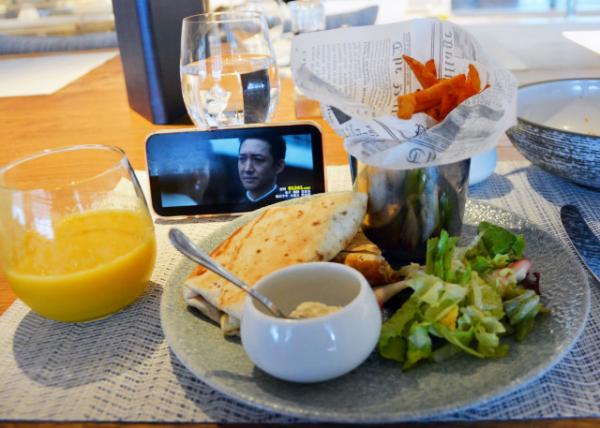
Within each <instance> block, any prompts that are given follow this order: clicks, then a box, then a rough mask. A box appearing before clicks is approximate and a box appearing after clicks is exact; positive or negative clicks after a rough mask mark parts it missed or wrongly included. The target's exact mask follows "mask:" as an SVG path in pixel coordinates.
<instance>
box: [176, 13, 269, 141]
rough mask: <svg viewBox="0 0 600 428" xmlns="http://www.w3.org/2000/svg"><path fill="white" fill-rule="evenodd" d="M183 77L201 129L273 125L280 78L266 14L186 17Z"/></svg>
mask: <svg viewBox="0 0 600 428" xmlns="http://www.w3.org/2000/svg"><path fill="white" fill-rule="evenodd" d="M180 74H181V88H182V91H183V99H184V102H185V105H186V108H187V111H188V113H189V115H190V117H191V118H192V120H193V122H194V124H195V125H196V126H197V127H198V128H200V129H209V128H222V127H228V126H238V125H242V124H245V123H263V122H269V121H270V120H271V118H272V116H273V113H274V111H275V108H276V107H277V101H278V98H279V77H278V73H277V65H276V62H275V56H274V54H273V48H272V45H271V40H270V38H269V31H268V26H267V22H266V19H265V17H264V15H263V14H261V13H260V12H256V11H233V12H220V13H207V14H201V15H195V16H191V17H188V18H185V19H184V20H183V28H182V34H181V68H180Z"/></svg>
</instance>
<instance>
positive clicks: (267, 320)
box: [241, 262, 381, 382]
mask: <svg viewBox="0 0 600 428" xmlns="http://www.w3.org/2000/svg"><path fill="white" fill-rule="evenodd" d="M254 288H256V289H257V290H259V291H261V292H262V293H264V294H265V295H266V296H268V297H269V298H270V299H272V301H273V302H274V303H275V304H276V305H277V306H278V307H279V308H280V309H281V310H282V311H283V312H284V313H290V312H291V311H292V310H293V309H295V308H296V307H297V306H298V305H299V304H300V303H302V302H305V301H317V302H321V303H324V304H326V305H336V306H343V308H342V309H340V310H339V311H337V312H335V313H332V314H329V315H325V316H322V317H318V318H311V319H301V320H290V319H281V318H275V317H273V316H271V315H269V314H268V313H267V312H266V310H265V309H263V308H262V306H261V305H260V304H259V303H255V302H254V300H252V299H250V298H249V297H248V298H247V300H246V304H245V307H244V315H243V317H242V324H241V336H242V345H243V346H244V350H245V351H246V353H247V354H248V356H249V357H250V359H251V360H252V361H253V362H254V364H256V366H258V367H259V368H261V369H262V370H264V371H265V372H267V373H269V374H271V375H272V376H275V377H277V378H280V379H284V380H288V381H293V382H320V381H324V380H328V379H333V378H335V377H338V376H341V375H343V374H345V373H347V372H349V371H351V370H352V369H354V368H355V367H357V366H359V365H360V364H361V363H362V362H363V361H364V360H365V359H366V358H367V357H368V356H369V354H370V353H371V352H372V351H373V349H374V347H375V345H376V344H377V340H378V338H379V332H380V330H381V310H380V309H379V305H378V304H377V300H376V299H375V295H374V294H373V291H372V289H371V287H370V286H369V283H368V282H367V280H366V279H365V278H364V277H363V276H362V274H360V273H359V272H358V271H356V270H355V269H352V268H350V267H348V266H345V265H341V264H338V263H327V262H317V263H303V264H298V265H294V266H290V267H287V268H284V269H281V270H278V271H276V272H273V273H271V274H269V275H267V276H266V277H264V278H262V279H261V280H260V281H259V282H258V283H256V284H255V285H254Z"/></svg>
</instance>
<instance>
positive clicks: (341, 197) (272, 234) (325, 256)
mask: <svg viewBox="0 0 600 428" xmlns="http://www.w3.org/2000/svg"><path fill="white" fill-rule="evenodd" d="M366 207H367V195H366V194H364V193H356V192H332V193H325V194H323V195H319V196H314V197H311V198H310V199H307V200H306V201H304V202H302V203H297V204H293V205H287V206H274V207H270V208H267V209H266V210H264V211H263V212H261V213H260V214H259V215H258V216H257V217H256V218H255V219H253V220H252V221H250V222H249V223H247V224H245V225H244V226H242V227H240V228H239V229H238V230H237V231H235V232H234V233H233V234H232V235H231V236H230V237H229V238H227V239H226V240H225V241H223V242H222V243H221V244H220V245H219V246H218V247H217V248H216V249H215V250H214V251H213V252H212V253H211V257H213V258H214V259H215V260H217V261H218V262H219V263H221V264H222V265H223V266H224V267H225V268H226V269H228V270H229V271H231V272H232V273H233V274H234V275H236V276H238V277H239V278H241V279H242V280H243V281H245V282H246V283H247V284H249V285H250V286H252V285H253V284H255V283H256V282H257V281H258V280H259V279H261V278H262V277H263V276H265V275H267V274H269V273H271V272H273V271H275V270H278V269H281V268H283V267H286V266H289V265H292V264H296V263H306V262H312V261H327V260H331V259H333V258H334V257H335V256H336V255H337V254H338V253H339V252H340V251H341V250H343V249H344V248H345V247H346V246H347V245H348V244H349V243H350V241H352V238H353V237H354V236H355V235H356V232H357V231H358V229H359V228H360V224H361V222H362V220H363V218H364V216H365V212H366ZM196 295H200V296H201V297H202V298H203V299H204V300H205V301H206V302H208V303H209V304H210V305H212V306H213V307H215V308H218V310H219V311H222V312H224V313H225V314H227V315H228V317H226V320H225V324H226V326H225V327H226V328H225V327H224V328H223V331H224V333H227V332H228V331H230V332H232V333H234V334H235V330H236V329H237V328H238V327H239V320H240V319H241V317H242V311H243V307H244V300H245V298H246V293H245V292H244V291H242V290H240V289H239V288H237V287H236V286H235V285H232V284H230V283H229V282H227V281H226V280H224V279H222V278H221V277H219V276H218V275H216V274H214V273H212V272H210V271H207V270H206V269H205V268H203V267H201V266H198V267H197V268H196V269H195V270H194V271H193V272H192V274H191V275H190V276H189V277H188V279H187V280H186V281H185V284H184V297H185V299H186V301H187V302H188V303H190V304H192V305H193V306H195V307H199V306H201V305H198V304H193V303H191V302H193V301H194V296H196ZM199 309H200V308H199ZM200 310H201V311H203V309H200ZM203 312H204V311H203ZM223 323H224V321H223V318H221V325H222V326H223Z"/></svg>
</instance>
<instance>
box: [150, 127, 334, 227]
mask: <svg viewBox="0 0 600 428" xmlns="http://www.w3.org/2000/svg"><path fill="white" fill-rule="evenodd" d="M146 160H147V164H148V174H149V178H150V193H151V198H152V206H153V208H154V211H156V213H157V214H158V215H160V216H182V215H203V214H229V213H239V212H245V211H252V210H254V209H256V208H260V207H263V206H266V205H269V204H272V203H275V202H280V201H284V200H286V199H292V198H298V197H301V196H308V195H313V194H316V193H323V192H324V191H325V174H324V165H323V142H322V137H321V131H320V130H319V128H318V127H317V126H316V125H314V124H310V123H294V124H282V125H269V126H264V125H260V126H243V127H239V128H227V129H216V130H208V131H199V130H179V131H166V132H157V133H154V134H151V135H149V136H148V138H147V139H146Z"/></svg>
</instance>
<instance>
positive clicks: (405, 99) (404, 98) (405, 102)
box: [397, 92, 416, 119]
mask: <svg viewBox="0 0 600 428" xmlns="http://www.w3.org/2000/svg"><path fill="white" fill-rule="evenodd" d="M415 106H416V101H415V94H414V92H413V93H410V94H406V95H400V96H399V97H398V113H397V115H398V117H399V118H400V119H410V118H411V117H412V115H413V114H414V113H415Z"/></svg>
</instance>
